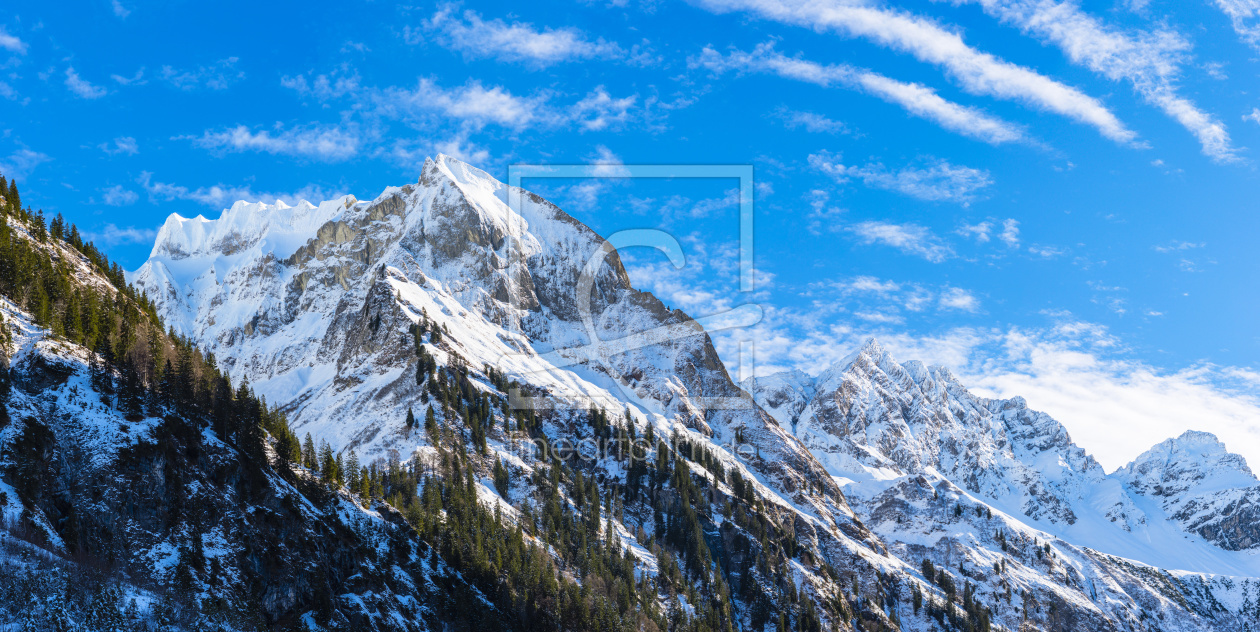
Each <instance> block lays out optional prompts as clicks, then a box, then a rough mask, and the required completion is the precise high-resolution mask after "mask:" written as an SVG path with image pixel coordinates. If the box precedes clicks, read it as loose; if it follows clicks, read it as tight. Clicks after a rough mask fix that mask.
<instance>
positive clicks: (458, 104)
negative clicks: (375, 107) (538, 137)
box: [379, 78, 559, 129]
mask: <svg viewBox="0 0 1260 632" xmlns="http://www.w3.org/2000/svg"><path fill="white" fill-rule="evenodd" d="M379 100H380V105H381V106H382V109H383V112H382V113H384V114H397V115H401V116H402V117H414V116H423V115H425V114H431V113H438V114H441V115H444V116H446V117H448V118H452V119H456V120H459V121H463V122H466V123H469V124H471V125H474V126H477V127H481V126H485V125H487V124H491V123H493V124H496V125H500V126H503V127H507V128H513V129H521V128H524V127H526V126H530V125H552V124H555V123H556V122H558V120H559V116H558V115H557V114H556V113H555V112H554V111H553V110H552V108H551V107H550V106H549V105H548V97H547V96H546V95H538V96H533V97H518V96H516V95H513V94H512V93H511V92H509V91H508V90H507V89H506V88H503V87H501V86H493V87H489V88H487V87H485V86H483V85H482V84H481V82H480V81H477V80H475V79H470V80H469V81H468V82H467V83H465V84H464V85H462V86H459V87H456V88H451V89H446V88H443V87H442V86H440V85H438V84H437V83H436V82H435V81H433V80H432V79H428V78H423V79H420V80H419V81H418V82H417V84H416V87H415V88H414V89H412V90H405V89H400V88H389V89H388V90H386V91H385V92H384V93H383V95H381V97H380V99H379Z"/></svg>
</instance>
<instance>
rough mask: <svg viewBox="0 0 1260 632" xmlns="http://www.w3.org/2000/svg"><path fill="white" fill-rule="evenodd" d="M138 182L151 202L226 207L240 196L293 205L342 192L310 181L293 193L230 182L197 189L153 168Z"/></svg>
mask: <svg viewBox="0 0 1260 632" xmlns="http://www.w3.org/2000/svg"><path fill="white" fill-rule="evenodd" d="M136 183H137V184H139V185H140V186H141V187H142V188H144V190H145V192H146V193H148V195H149V201H150V202H155V203H156V202H170V201H173V200H184V201H188V202H194V203H196V204H200V205H202V206H206V207H210V208H220V209H221V208H226V207H228V206H230V205H231V204H232V203H234V202H236V201H238V200H245V201H247V202H266V203H268V204H273V203H275V202H277V201H282V202H284V203H286V204H290V205H292V204H296V203H298V202H299V201H300V200H306V201H308V202H313V203H316V204H318V203H319V202H321V201H323V200H331V199H335V198H338V197H340V195H341V194H339V193H336V192H332V191H329V190H327V189H324V188H323V187H321V186H318V185H315V184H308V185H306V186H304V187H302V188H301V189H298V190H297V191H294V192H292V193H264V192H255V191H254V190H253V189H251V188H250V187H248V186H243V187H242V186H229V185H224V184H216V185H213V186H208V187H207V186H202V187H197V188H195V189H193V188H190V187H186V186H183V185H177V184H172V183H169V182H159V181H157V180H155V179H154V178H153V173H152V172H149V171H142V172H141V173H140V177H139V178H137V179H136Z"/></svg>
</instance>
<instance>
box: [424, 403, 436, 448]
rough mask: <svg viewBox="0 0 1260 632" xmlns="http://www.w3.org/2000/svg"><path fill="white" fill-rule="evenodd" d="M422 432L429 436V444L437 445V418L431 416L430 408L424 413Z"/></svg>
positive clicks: (431, 410) (431, 408) (431, 409)
mask: <svg viewBox="0 0 1260 632" xmlns="http://www.w3.org/2000/svg"><path fill="white" fill-rule="evenodd" d="M424 431H425V433H427V434H428V435H429V443H430V444H431V445H434V446H436V445H437V444H438V424H437V417H436V416H435V415H434V414H433V407H432V406H430V407H428V408H426V409H425V411H424Z"/></svg>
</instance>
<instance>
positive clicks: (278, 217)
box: [149, 195, 358, 260]
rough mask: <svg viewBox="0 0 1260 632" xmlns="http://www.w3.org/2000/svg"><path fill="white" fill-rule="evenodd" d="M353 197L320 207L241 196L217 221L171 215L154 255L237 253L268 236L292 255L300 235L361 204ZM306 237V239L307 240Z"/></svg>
mask: <svg viewBox="0 0 1260 632" xmlns="http://www.w3.org/2000/svg"><path fill="white" fill-rule="evenodd" d="M357 201H358V200H356V199H355V197H354V196H353V195H344V196H342V197H340V198H337V199H334V200H326V201H324V202H320V203H319V205H318V206H317V205H315V204H312V203H310V202H308V201H306V200H301V201H299V202H298V203H297V204H295V205H293V206H290V205H288V204H285V203H284V201H282V200H277V201H276V202H275V203H274V204H267V203H265V202H248V201H245V200H238V201H237V202H235V203H234V204H232V206H231V207H229V208H226V209H224V210H223V212H222V213H220V215H219V217H218V218H217V219H207V218H206V217H205V216H203V215H197V216H196V217H192V218H185V217H182V216H180V215H179V214H177V213H172V214H171V215H170V216H169V217H167V219H166V222H165V223H164V224H162V228H161V229H160V230H159V231H158V235H157V239H156V240H155V242H154V244H153V250H152V251H151V252H150V254H149V257H150V259H167V260H177V259H186V258H190V257H198V256H207V255H212V254H234V253H235V252H239V251H241V250H244V249H247V248H250V247H252V246H254V245H256V244H258V243H259V242H260V241H262V240H264V239H270V240H271V242H272V243H271V244H270V246H271V248H269V250H271V251H277V250H280V251H287V252H283V253H280V252H275V254H277V256H281V257H283V256H287V255H288V254H291V252H292V250H295V249H296V248H297V246H300V245H301V243H302V241H298V242H296V243H295V238H301V237H303V236H310V235H312V234H313V233H314V231H315V230H316V229H318V228H319V227H320V226H321V225H323V224H324V223H325V222H327V221H329V220H331V219H333V218H334V217H335V216H336V215H337V214H339V213H341V212H342V211H344V210H345V209H346V208H349V207H350V206H352V205H353V204H355V203H356V202H357ZM303 241H304V240H303Z"/></svg>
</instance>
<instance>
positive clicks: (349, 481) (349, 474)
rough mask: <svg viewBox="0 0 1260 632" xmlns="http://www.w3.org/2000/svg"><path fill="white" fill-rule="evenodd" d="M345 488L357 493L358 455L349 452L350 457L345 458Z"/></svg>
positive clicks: (352, 451)
mask: <svg viewBox="0 0 1260 632" xmlns="http://www.w3.org/2000/svg"><path fill="white" fill-rule="evenodd" d="M346 487H348V488H349V489H350V491H351V492H358V491H359V455H357V454H355V453H354V450H351V451H350V456H349V457H347V458H346Z"/></svg>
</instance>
